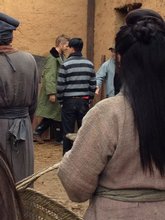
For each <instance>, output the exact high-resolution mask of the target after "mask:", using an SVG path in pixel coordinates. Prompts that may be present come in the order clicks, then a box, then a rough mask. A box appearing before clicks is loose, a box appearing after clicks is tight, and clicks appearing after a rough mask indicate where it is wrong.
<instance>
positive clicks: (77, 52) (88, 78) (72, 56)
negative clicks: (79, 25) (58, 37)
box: [57, 38, 96, 154]
mask: <svg viewBox="0 0 165 220" xmlns="http://www.w3.org/2000/svg"><path fill="white" fill-rule="evenodd" d="M68 46H69V48H68V51H69V57H68V59H67V60H66V61H65V62H64V63H63V64H62V65H61V67H60V69H59V75H58V80H57V99H58V101H59V103H60V104H61V106H62V126H63V154H65V153H66V152H67V151H68V150H70V149H71V147H72V142H71V141H70V140H69V139H67V138H66V134H67V133H73V132H74V129H75V123H76V122H77V127H78V128H80V126H81V123H82V119H83V117H84V116H85V114H86V113H87V111H88V110H89V105H90V103H91V102H92V100H93V98H94V95H95V90H96V77H95V71H94V66H93V63H92V62H91V61H89V60H88V59H86V58H85V57H83V56H82V49H83V41H82V39H81V38H72V39H70V41H69V45H68Z"/></svg>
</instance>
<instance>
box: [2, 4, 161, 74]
mask: <svg viewBox="0 0 165 220" xmlns="http://www.w3.org/2000/svg"><path fill="white" fill-rule="evenodd" d="M139 3H140V4H141V7H142V8H150V9H153V10H156V11H157V12H159V13H160V14H161V15H162V16H163V17H165V10H164V9H165V0H138V1H136V0H69V1H68V0H46V1H45V0H24V1H22V0H15V1H10V0H6V1H4V0H3V1H1V2H0V11H1V12H4V13H7V14H9V15H11V16H13V17H15V18H17V19H18V20H20V22H21V25H20V27H19V28H18V30H17V31H16V32H15V39H14V42H13V45H14V46H15V47H17V48H18V49H20V50H25V51H29V52H30V53H32V54H34V55H37V56H39V57H40V56H41V57H42V56H46V55H47V54H48V52H49V50H50V48H51V47H52V46H54V40H55V37H56V36H57V35H59V34H62V33H64V34H67V35H69V36H70V37H76V36H77V37H81V38H82V39H83V40H84V45H85V46H84V50H83V53H84V55H85V56H87V57H88V58H89V59H91V60H92V61H93V62H94V64H95V69H96V70H97V69H98V67H99V66H100V64H101V60H102V59H103V58H104V59H105V56H106V59H107V58H108V57H109V51H108V48H109V47H110V46H111V45H113V44H114V36H115V33H116V31H118V29H119V27H120V26H121V25H122V24H123V23H124V18H125V14H126V12H127V10H128V11H129V10H130V9H131V7H133V6H137V4H139ZM103 55H105V56H103Z"/></svg>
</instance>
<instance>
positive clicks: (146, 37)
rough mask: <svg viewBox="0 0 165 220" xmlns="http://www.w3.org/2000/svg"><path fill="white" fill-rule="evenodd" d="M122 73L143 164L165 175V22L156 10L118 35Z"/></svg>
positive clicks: (141, 14)
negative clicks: (154, 167)
mask: <svg viewBox="0 0 165 220" xmlns="http://www.w3.org/2000/svg"><path fill="white" fill-rule="evenodd" d="M116 52H117V54H119V55H120V56H121V59H120V67H119V72H120V76H121V79H122V84H123V92H124V95H125V96H126V97H127V99H128V101H129V102H130V104H131V106H132V109H133V113H134V117H135V123H136V127H137V129H138V134H139V141H140V156H141V164H142V167H143V170H144V171H147V170H148V169H149V171H150V173H153V164H154V166H156V168H157V169H158V170H159V172H160V173H161V175H165V157H164V155H165V101H164V100H165V22H164V20H163V19H162V17H161V16H160V15H159V14H158V13H156V12H155V11H152V10H147V9H138V10H134V11H132V12H130V13H129V14H128V15H127V17H126V25H125V26H123V27H121V29H120V30H119V32H118V33H117V35H116Z"/></svg>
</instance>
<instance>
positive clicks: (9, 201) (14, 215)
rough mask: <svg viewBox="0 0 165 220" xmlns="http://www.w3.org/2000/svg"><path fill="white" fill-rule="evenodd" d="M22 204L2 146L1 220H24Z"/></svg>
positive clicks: (0, 161) (0, 177) (0, 162)
mask: <svg viewBox="0 0 165 220" xmlns="http://www.w3.org/2000/svg"><path fill="white" fill-rule="evenodd" d="M22 216H23V211H22V208H21V202H20V198H19V195H18V192H17V191H16V187H15V181H14V177H13V174H12V169H11V167H10V165H9V163H8V160H7V157H6V155H5V154H4V152H3V150H2V148H1V146H0V219H5V220H18V219H20V220H21V219H23V218H22Z"/></svg>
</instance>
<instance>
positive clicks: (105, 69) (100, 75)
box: [95, 47, 115, 98]
mask: <svg viewBox="0 0 165 220" xmlns="http://www.w3.org/2000/svg"><path fill="white" fill-rule="evenodd" d="M109 51H110V52H111V57H110V58H109V59H108V60H107V61H105V62H104V63H103V64H102V65H101V67H100V68H99V70H98V71H97V72H96V82H97V87H96V88H97V89H96V91H95V93H96V94H97V95H98V94H99V93H100V90H101V87H102V85H103V82H104V81H106V91H105V92H106V98H107V97H111V96H114V95H115V88H114V76H115V48H113V47H110V48H109Z"/></svg>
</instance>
